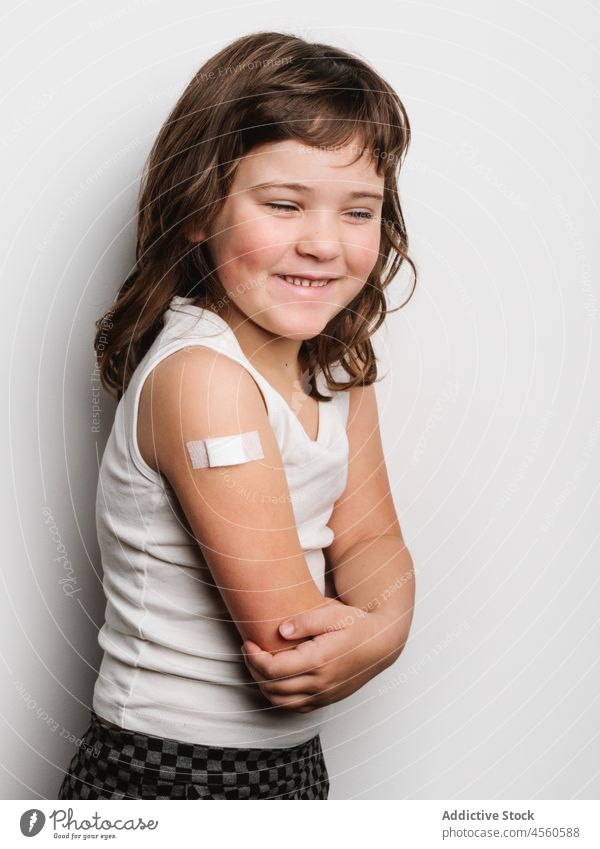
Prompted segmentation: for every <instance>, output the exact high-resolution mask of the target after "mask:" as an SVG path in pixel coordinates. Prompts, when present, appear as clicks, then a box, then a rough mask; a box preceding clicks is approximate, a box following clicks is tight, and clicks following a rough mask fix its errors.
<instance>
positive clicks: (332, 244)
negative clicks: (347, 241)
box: [297, 209, 341, 260]
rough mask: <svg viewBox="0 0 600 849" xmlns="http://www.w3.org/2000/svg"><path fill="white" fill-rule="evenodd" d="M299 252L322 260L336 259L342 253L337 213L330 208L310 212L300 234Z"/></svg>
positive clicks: (298, 240)
mask: <svg viewBox="0 0 600 849" xmlns="http://www.w3.org/2000/svg"><path fill="white" fill-rule="evenodd" d="M297 248H298V252H299V253H301V254H303V255H305V254H306V255H310V256H314V257H317V258H318V259H321V260H330V259H335V257H337V256H339V255H340V253H341V243H340V234H339V221H338V218H337V213H334V212H332V211H330V210H327V209H323V210H316V211H311V212H309V213H308V214H307V215H306V217H305V220H304V224H303V228H302V230H301V232H300V233H299V234H298V239H297Z"/></svg>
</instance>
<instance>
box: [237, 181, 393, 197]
mask: <svg viewBox="0 0 600 849" xmlns="http://www.w3.org/2000/svg"><path fill="white" fill-rule="evenodd" d="M271 188H276V189H291V190H292V191H293V192H309V193H310V192H313V191H314V188H313V187H312V186H305V185H304V183H257V184H256V185H255V186H249V187H248V189H249V190H252V189H271ZM346 196H347V197H349V198H373V199H374V200H383V195H381V194H379V192H363V191H354V192H348V194H347V195H346Z"/></svg>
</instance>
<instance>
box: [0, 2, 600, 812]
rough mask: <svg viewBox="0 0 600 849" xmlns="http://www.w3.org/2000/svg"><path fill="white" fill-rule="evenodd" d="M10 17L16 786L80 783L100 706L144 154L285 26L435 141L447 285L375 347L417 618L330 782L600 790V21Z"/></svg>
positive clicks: (439, 13) (398, 296) (104, 11)
mask: <svg viewBox="0 0 600 849" xmlns="http://www.w3.org/2000/svg"><path fill="white" fill-rule="evenodd" d="M9 7H12V8H9ZM7 8H9V11H8V13H7V14H6V17H5V18H4V19H3V23H2V29H1V30H0V33H1V34H0V39H1V46H0V56H1V61H2V65H3V68H4V72H5V73H4V77H3V78H4V79H5V80H6V79H8V82H7V84H5V90H4V92H3V108H2V113H1V114H2V127H1V128H0V149H1V150H2V154H3V155H2V157H1V158H0V167H1V168H2V172H3V173H2V178H3V179H2V187H3V193H4V201H3V205H2V214H3V219H4V220H3V226H2V235H3V237H4V238H3V249H2V254H1V262H2V302H3V307H4V315H5V320H4V327H3V333H2V334H0V338H1V340H2V367H3V376H4V387H5V390H4V391H5V398H6V406H5V409H6V415H5V416H4V418H3V425H4V427H5V429H6V432H5V435H4V439H3V440H2V448H3V456H2V460H3V467H4V470H5V474H4V476H3V479H4V498H5V503H4V505H3V507H4V509H3V516H4V519H5V532H4V546H5V548H4V557H3V561H4V562H3V569H2V577H3V582H4V587H3V591H2V603H3V604H2V608H3V609H2V620H1V621H2V630H3V637H4V639H3V648H2V655H1V657H2V661H3V663H2V693H3V705H2V711H1V717H2V725H3V728H2V733H3V746H2V755H1V759H0V763H1V765H2V767H3V769H2V789H1V791H0V793H1V795H2V797H3V798H38V797H39V798H50V799H51V798H56V791H57V789H58V785H59V784H60V780H61V778H62V774H61V770H63V769H64V768H65V767H66V765H67V763H68V761H69V759H70V758H71V756H72V754H73V753H74V746H73V744H72V743H70V742H69V740H68V737H69V735H72V736H78V735H79V734H81V732H82V731H83V730H84V729H85V727H86V725H87V721H88V718H89V707H90V700H91V693H92V687H93V683H94V680H95V677H96V670H97V668H98V664H99V661H100V650H99V648H98V646H97V642H96V636H97V631H98V628H99V627H100V626H101V625H102V622H103V613H104V598H103V594H102V585H101V578H102V576H101V571H100V566H99V558H98V549H97V543H96V538H95V528H94V516H93V505H94V495H95V487H96V476H97V466H98V462H99V458H100V457H101V454H102V450H103V447H104V444H105V441H106V438H107V435H108V432H109V430H110V427H111V423H112V413H113V409H114V406H113V404H112V403H110V401H109V400H108V399H107V398H106V396H103V398H102V402H101V407H102V410H101V414H100V433H95V432H94V431H93V418H92V403H93V394H92V390H93V389H95V388H96V385H95V384H94V383H93V381H92V371H93V365H94V360H93V350H92V337H93V321H94V319H95V318H96V317H97V316H98V315H99V313H100V311H101V309H102V308H104V307H105V306H107V305H108V303H109V302H110V301H111V300H112V297H113V294H114V293H115V292H116V290H117V288H118V286H119V285H120V283H121V281H122V280H123V278H124V276H125V274H126V271H127V269H128V268H129V265H130V263H131V262H132V260H133V256H134V247H135V241H134V238H135V233H134V223H133V215H134V213H135V195H136V191H137V186H138V179H139V175H140V171H141V168H142V164H143V161H144V159H145V156H146V154H147V152H148V150H149V148H150V145H151V144H152V141H153V139H154V136H155V134H156V132H157V131H158V129H159V127H160V125H161V123H162V121H163V120H164V118H165V117H166V114H167V113H168V111H169V109H170V108H171V106H172V104H173V103H174V101H175V99H176V97H177V95H178V93H179V92H180V91H181V90H182V89H183V87H184V86H185V85H186V84H187V81H188V79H189V78H190V77H191V75H192V74H193V73H194V72H195V71H196V70H197V68H198V67H199V66H200V65H201V64H202V62H203V61H204V60H205V59H206V58H207V57H208V56H209V55H211V54H212V53H214V52H216V51H217V50H218V49H220V48H221V47H222V46H223V44H225V43H226V42H227V41H229V40H231V39H232V38H234V37H236V36H238V35H240V34H243V33H247V32H251V31H253V30H258V29H283V30H286V31H293V32H296V33H297V34H299V35H303V36H305V37H307V38H310V39H314V40H320V41H326V42H331V43H333V44H337V45H339V46H341V47H344V48H347V49H349V50H353V51H357V52H359V53H360V54H361V55H362V56H363V57H364V58H365V59H367V60H368V61H370V62H371V63H373V64H374V65H375V66H376V67H377V69H378V70H379V71H380V72H381V73H383V74H384V76H386V77H387V79H388V80H389V81H390V82H391V83H392V84H393V85H394V86H395V88H396V90H397V91H398V93H399V94H400V96H401V98H402V99H403V101H404V103H405V105H406V107H407V109H408V112H409V117H410V120H411V123H412V127H413V133H414V136H413V143H412V146H411V150H410V152H409V155H408V159H407V162H406V166H405V171H404V175H403V178H402V181H401V192H402V198H403V204H404V210H405V213H406V218H407V224H408V227H409V232H410V235H411V246H412V250H413V255H414V258H415V259H416V261H417V263H418V265H419V270H420V280H419V284H418V287H417V290H416V293H415V295H414V296H413V298H412V300H411V301H410V303H409V305H408V306H407V307H406V308H405V309H403V310H402V311H400V312H399V313H396V314H394V315H393V316H391V317H390V319H389V324H388V325H387V327H386V328H385V329H384V330H382V331H380V333H379V334H378V337H377V342H376V344H377V348H378V350H379V352H380V354H381V360H382V374H383V373H385V374H387V376H386V377H385V378H384V379H383V380H382V381H381V383H380V384H379V385H378V387H377V392H378V398H379V404H380V411H381V417H382V431H383V436H384V443H385V448H386V452H387V457H388V464H389V471H390V477H391V480H392V481H393V485H394V494H395V499H396V505H397V508H398V514H399V517H400V521H401V524H402V527H403V530H404V534H405V537H406V540H407V543H408V545H409V547H410V549H411V552H412V554H413V559H414V561H415V567H416V571H417V589H418V596H417V608H416V613H415V618H414V622H413V629H412V635H411V639H410V642H409V645H408V646H407V648H406V650H405V651H404V653H403V654H402V656H401V658H400V659H399V660H398V661H397V663H396V664H395V666H394V667H393V668H391V669H389V670H387V671H386V673H384V674H383V675H382V676H380V677H379V678H376V679H375V680H374V681H372V682H371V683H370V684H369V685H368V686H367V687H366V688H364V689H363V690H361V691H359V692H358V693H357V694H355V695H354V696H353V697H352V698H351V699H349V700H347V701H346V702H344V703H342V704H340V705H339V708H338V719H337V721H336V722H335V724H333V723H332V724H331V725H330V726H328V727H327V728H326V730H325V731H324V732H323V734H322V740H323V744H324V748H325V750H326V757H327V763H328V767H329V772H330V777H331V784H332V790H331V797H330V798H332V799H347V798H363V799H366V798H389V799H400V798H407V799H419V798H421V799H424V798H429V799H440V798H458V799H460V798H463V799H477V798H481V799H485V798H510V799H515V798H582V799H591V798H597V797H598V792H599V791H600V779H599V776H598V760H599V758H598V755H599V752H598V731H597V721H594V717H597V714H598V705H597V702H598V677H599V676H598V660H597V646H598V618H597V609H598V581H599V580H600V578H599V575H598V562H599V558H598V554H599V545H598V514H597V513H596V512H595V511H596V510H597V509H598V507H599V506H600V504H599V498H598V477H599V476H598V473H599V471H600V469H599V461H598V457H599V450H600V449H599V445H598V442H599V438H600V408H599V405H598V395H597V390H594V389H593V386H594V385H597V372H598V366H599V365H600V363H599V352H598V323H599V307H600V304H599V297H600V293H599V291H598V283H597V279H595V278H594V279H593V278H592V274H593V272H592V270H593V269H594V268H595V267H597V263H598V260H599V259H600V257H599V255H598V239H597V228H598V223H599V215H598V183H599V179H598V167H597V162H598V134H597V132H594V128H595V127H597V120H598V113H599V111H600V69H599V67H598V53H597V49H596V46H595V45H597V43H598V36H599V32H598V30H599V26H598V11H597V10H595V9H594V8H593V5H592V4H588V3H585V2H583V0H579V1H578V2H575V3H572V4H569V5H568V6H566V5H565V4H562V3H560V2H558V0H552V2H542V0H533V2H529V3H527V4H525V3H521V2H516V0H509V2H506V3H502V4H500V3H483V4H482V3H478V2H475V0H454V2H452V3H447V4H444V3H442V4H439V3H438V4H429V3H422V4H420V3H418V2H415V3H413V2H397V3H396V2H391V0H383V1H382V2H380V3H378V4H377V6H376V7H373V6H370V7H369V6H368V5H367V4H364V3H348V2H344V3H341V2H334V3H332V4H329V5H327V6H325V5H324V4H323V3H321V2H315V0H305V2H304V3H302V4H301V11H300V12H298V6H297V4H295V3H291V2H279V3H250V2H248V3H245V4H244V3H241V4H239V3H236V12H235V14H233V13H231V12H228V11H227V10H223V9H220V8H219V6H218V4H217V3H216V2H214V0H213V2H211V3H203V4H197V3H192V2H185V0H171V2H169V3H168V4H167V3H160V2H156V0H154V2H151V0H139V2H134V0H130V2H124V3H118V2H116V0H105V2H104V3H103V4H102V5H101V6H99V5H97V4H96V5H93V4H69V3H67V2H64V0H63V2H54V3H52V4H46V3H44V2H41V0H36V2H29V3H27V4H20V3H17V2H14V0H13V2H11V3H9V4H7ZM594 122H596V123H594ZM406 283H407V279H400V278H398V279H397V281H396V282H395V283H394V284H393V287H392V290H393V291H392V301H393V303H394V304H399V303H401V301H402V300H403V298H404V295H405V286H406ZM45 511H46V512H45ZM62 546H64V548H63V547H62ZM61 555H62V557H63V559H60V558H61ZM57 558H58V559H57ZM69 570H71V571H72V576H73V582H72V584H71V585H70V592H71V594H70V595H68V594H67V592H66V591H65V590H66V589H67V588H68V587H69V585H68V584H65V583H64V582H63V583H61V579H64V578H65V576H66V575H67V573H68V571H69Z"/></svg>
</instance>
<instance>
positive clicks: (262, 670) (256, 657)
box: [242, 640, 274, 681]
mask: <svg viewBox="0 0 600 849" xmlns="http://www.w3.org/2000/svg"><path fill="white" fill-rule="evenodd" d="M242 655H243V656H244V661H245V663H246V666H247V667H248V670H249V672H250V674H251V675H252V677H253V678H254V680H255V681H258V680H261V681H262V680H266V679H269V678H270V677H271V675H270V668H271V664H272V662H273V660H274V658H273V655H272V654H271V653H270V652H268V651H264V650H263V649H261V648H260V646H257V645H256V643H253V642H252V641H251V640H247V641H246V642H245V643H243V645H242Z"/></svg>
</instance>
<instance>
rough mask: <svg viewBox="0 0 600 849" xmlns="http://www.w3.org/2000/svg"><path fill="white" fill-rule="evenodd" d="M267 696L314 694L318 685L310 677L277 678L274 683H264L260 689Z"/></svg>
mask: <svg viewBox="0 0 600 849" xmlns="http://www.w3.org/2000/svg"><path fill="white" fill-rule="evenodd" d="M261 689H262V690H263V692H264V693H265V694H268V695H269V696H295V695H298V694H302V693H303V694H306V693H312V694H314V693H316V692H318V690H319V687H318V685H317V684H316V683H315V681H314V680H313V678H312V676H310V675H296V676H294V677H293V678H278V679H276V680H275V681H265V682H264V683H263V685H262V687H261Z"/></svg>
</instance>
